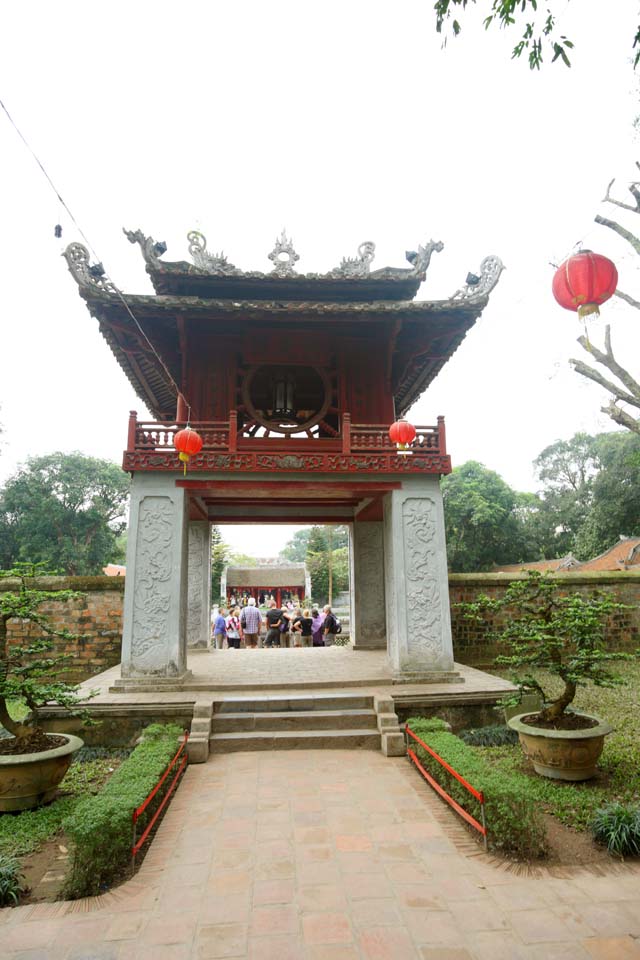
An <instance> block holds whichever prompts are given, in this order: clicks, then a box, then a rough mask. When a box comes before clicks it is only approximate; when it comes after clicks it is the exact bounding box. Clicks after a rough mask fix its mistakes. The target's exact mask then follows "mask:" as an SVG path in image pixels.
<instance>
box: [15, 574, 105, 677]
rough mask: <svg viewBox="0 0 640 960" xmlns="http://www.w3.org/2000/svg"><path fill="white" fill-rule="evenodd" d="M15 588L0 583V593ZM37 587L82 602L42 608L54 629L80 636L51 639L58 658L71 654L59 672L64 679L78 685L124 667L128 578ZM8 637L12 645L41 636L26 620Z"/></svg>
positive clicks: (47, 582) (51, 581) (44, 582)
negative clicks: (78, 593) (67, 594)
mask: <svg viewBox="0 0 640 960" xmlns="http://www.w3.org/2000/svg"><path fill="white" fill-rule="evenodd" d="M12 586H13V587H14V589H15V581H14V582H12V581H10V580H5V581H2V580H0V590H10V589H11V587H12ZM36 586H37V588H38V589H49V590H78V591H81V592H82V596H81V597H79V598H78V599H75V600H68V601H66V602H63V601H50V602H46V603H43V604H42V605H41V607H40V610H41V612H42V613H44V614H45V615H46V616H48V617H50V619H51V623H52V624H53V625H55V627H56V628H58V629H66V630H69V631H70V632H71V633H75V634H81V635H82V638H79V639H77V640H69V641H66V640H62V639H59V638H57V637H54V638H53V642H54V655H58V654H62V653H64V654H70V657H69V660H68V661H67V662H66V664H65V665H64V669H63V670H61V672H60V676H61V677H62V678H64V679H65V680H68V681H71V682H74V683H79V682H80V681H82V680H86V679H88V678H89V677H92V676H94V675H95V674H96V673H101V672H102V671H103V670H106V669H107V668H108V667H113V666H115V665H116V664H117V663H120V649H121V644H122V600H123V594H124V577H47V578H42V579H40V580H38V581H37V582H36ZM8 633H9V644H12V643H13V644H18V643H22V642H24V641H25V640H28V639H29V638H33V637H37V636H41V635H42V632H41V631H40V629H39V628H38V627H37V626H36V625H35V624H30V623H26V622H24V621H22V620H10V621H9V623H8Z"/></svg>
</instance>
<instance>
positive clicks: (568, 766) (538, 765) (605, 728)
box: [507, 710, 613, 780]
mask: <svg viewBox="0 0 640 960" xmlns="http://www.w3.org/2000/svg"><path fill="white" fill-rule="evenodd" d="M578 712H579V711H577V710H575V711H574V713H578ZM530 715H531V714H530V712H527V713H520V714H518V715H517V716H515V717H511V719H510V720H508V721H507V723H508V725H509V726H510V727H511V729H512V730H517V732H518V736H519V738H520V744H521V746H522V749H523V750H524V752H525V754H526V755H527V757H529V759H530V760H531V762H532V763H533V767H534V769H535V771H536V773H539V774H541V775H542V776H543V777H551V778H552V779H553V780H589V779H590V778H591V777H594V776H595V773H596V764H597V763H598V758H599V757H600V754H601V753H602V748H603V746H604V738H605V737H606V735H607V734H608V733H611V732H612V730H613V727H611V726H610V725H609V724H608V723H606V721H604V720H600V718H599V717H592V719H593V720H597V721H598V722H597V725H596V726H595V727H589V729H588V730H545V729H543V728H542V727H532V726H531V725H530V724H528V723H523V722H522V718H523V717H526V716H530ZM579 715H580V716H583V717H585V716H589V714H585V713H583V714H579Z"/></svg>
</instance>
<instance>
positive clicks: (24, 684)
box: [0, 563, 86, 754]
mask: <svg viewBox="0 0 640 960" xmlns="http://www.w3.org/2000/svg"><path fill="white" fill-rule="evenodd" d="M42 568H43V565H42V564H34V563H20V564H17V565H16V566H15V567H14V568H13V569H11V570H0V580H6V579H7V578H10V579H11V580H13V581H15V589H13V583H12V589H10V590H0V724H2V726H3V727H5V728H6V729H7V730H8V731H9V733H12V734H13V736H14V738H15V739H14V740H13V741H12V743H11V745H7V744H6V743H3V751H2V752H3V753H5V754H6V753H7V752H12V753H28V752H31V751H36V750H42V749H45V750H46V749H47V748H48V747H49V746H50V744H48V743H47V741H46V739H45V734H44V731H43V730H42V729H41V728H40V727H38V725H37V722H36V719H35V716H36V711H37V709H38V707H41V706H44V704H45V703H49V702H54V703H57V704H59V705H60V706H63V707H66V708H67V709H68V710H70V711H73V708H74V706H75V705H76V704H78V703H79V701H80V699H86V695H83V697H82V698H81V697H80V696H79V695H78V693H77V691H78V686H77V685H73V684H69V683H66V682H65V681H64V680H60V679H58V678H57V677H56V673H57V672H59V668H60V665H61V664H62V663H63V662H64V661H65V660H67V659H68V656H66V655H59V656H52V655H51V653H52V650H53V647H54V643H53V638H54V637H59V638H61V639H64V640H75V639H78V635H77V634H73V633H71V632H70V631H68V630H64V629H62V630H61V629H57V628H56V627H55V626H53V625H52V624H51V622H50V620H49V618H48V617H47V616H46V615H45V614H44V613H42V612H41V610H40V607H41V605H42V604H43V603H44V602H45V601H51V600H62V601H68V600H72V599H75V598H77V597H81V596H82V594H81V593H78V592H76V591H75V590H44V589H38V587H37V581H36V580H35V579H34V578H35V577H36V576H42V575H43V573H44V571H43V569H42ZM13 619H18V620H22V621H23V622H28V623H33V624H36V625H37V626H38V627H39V628H40V630H41V631H42V632H43V634H44V636H39V637H34V638H33V639H29V640H28V641H26V642H24V643H23V644H21V645H15V644H12V645H9V639H8V630H7V625H8V623H9V620H13ZM11 700H22V701H24V703H26V705H27V706H28V707H29V708H30V710H31V714H30V716H29V717H28V718H27V719H26V720H23V721H18V720H14V719H13V718H12V717H11V714H10V713H9V709H8V701H11Z"/></svg>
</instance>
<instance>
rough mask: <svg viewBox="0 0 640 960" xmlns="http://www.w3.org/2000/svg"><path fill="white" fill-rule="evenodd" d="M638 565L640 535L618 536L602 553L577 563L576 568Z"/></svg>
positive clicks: (625, 567) (618, 568) (599, 568)
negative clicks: (616, 540)
mask: <svg viewBox="0 0 640 960" xmlns="http://www.w3.org/2000/svg"><path fill="white" fill-rule="evenodd" d="M639 565H640V537H620V539H619V540H618V542H617V543H615V544H614V545H613V546H612V547H609V549H608V550H605V552H604V553H601V554H599V556H597V557H594V558H593V560H585V561H584V563H579V564H578V565H577V568H576V569H577V570H580V571H582V570H629V569H631V568H635V567H638V566H639Z"/></svg>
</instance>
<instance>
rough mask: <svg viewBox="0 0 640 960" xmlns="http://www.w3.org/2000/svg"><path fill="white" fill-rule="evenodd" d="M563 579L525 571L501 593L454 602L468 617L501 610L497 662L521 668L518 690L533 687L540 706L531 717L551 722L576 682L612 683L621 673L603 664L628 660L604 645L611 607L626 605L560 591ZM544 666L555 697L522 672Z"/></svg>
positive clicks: (597, 596)
mask: <svg viewBox="0 0 640 960" xmlns="http://www.w3.org/2000/svg"><path fill="white" fill-rule="evenodd" d="M561 591H562V584H561V583H560V582H559V581H557V580H554V578H553V575H546V574H541V573H539V572H538V571H529V572H528V577H527V579H526V580H514V581H513V582H512V583H510V584H509V587H508V588H507V590H506V592H505V595H504V597H502V598H500V599H491V598H489V597H487V596H481V597H479V598H478V600H477V601H476V602H475V603H462V604H459V605H458V606H459V607H461V608H462V609H463V611H464V616H465V618H467V619H473V620H479V621H482V620H486V616H483V614H500V613H503V614H504V617H503V619H504V625H501V626H500V629H499V630H497V631H494V635H495V636H496V637H497V638H499V639H500V641H502V642H506V643H507V644H508V645H509V647H510V649H511V652H510V654H509V655H501V656H499V657H497V658H496V661H495V662H496V664H499V665H502V666H508V667H514V668H516V670H520V671H523V672H521V673H517V674H516V676H514V677H513V682H514V683H515V684H517V686H519V687H520V691H521V693H530V692H533V691H537V692H538V693H539V694H540V695H541V697H542V700H543V703H544V706H543V707H542V709H541V710H540V712H539V714H538V715H537V717H536V719H537V720H538V721H539V722H541V723H543V724H544V723H550V724H551V723H554V722H556V721H558V720H559V719H560V718H561V717H562V716H563V715H564V714H565V711H566V709H567V707H568V706H569V705H570V704H571V703H573V700H574V698H575V696H576V692H577V689H578V686H580V685H581V684H585V683H589V682H590V683H593V684H595V685H596V686H599V687H614V686H618V685H619V684H621V683H624V680H623V679H622V677H620V676H617V675H616V674H614V673H611V672H609V671H608V670H607V669H606V667H605V664H606V663H607V662H608V661H613V660H628V659H631V656H632V655H631V654H628V653H617V652H614V651H610V650H607V649H605V639H606V631H607V620H608V617H609V615H610V614H611V613H613V612H614V611H616V610H624V609H627V608H626V607H625V606H624V604H621V603H617V602H616V601H615V600H613V599H612V598H611V597H610V596H608V595H607V594H605V593H603V592H602V591H598V590H594V591H593V593H592V594H591V595H590V596H583V595H582V594H578V593H571V594H569V595H567V596H565V595H563V594H562V592H561ZM532 668H539V669H543V670H548V671H549V673H551V674H553V675H554V676H556V677H559V678H560V680H562V682H563V685H564V687H563V690H562V692H561V693H560V695H559V696H557V697H556V698H555V699H551V698H550V697H548V696H547V694H546V693H545V691H544V689H543V687H542V685H541V683H540V681H539V680H538V679H537V678H536V677H534V676H532V675H531V673H528V672H526V671H528V670H530V669H532Z"/></svg>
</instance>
